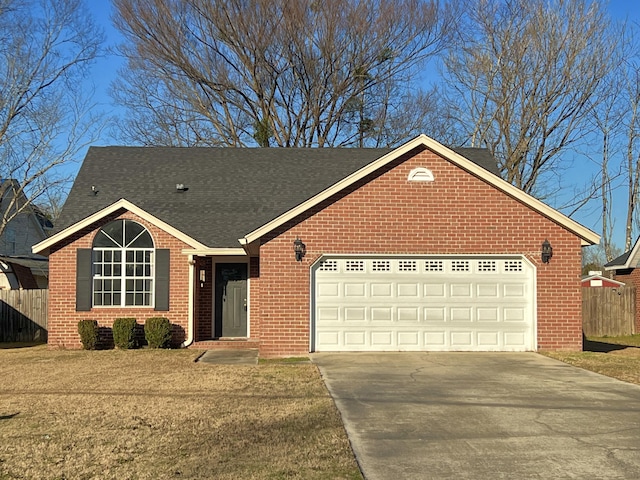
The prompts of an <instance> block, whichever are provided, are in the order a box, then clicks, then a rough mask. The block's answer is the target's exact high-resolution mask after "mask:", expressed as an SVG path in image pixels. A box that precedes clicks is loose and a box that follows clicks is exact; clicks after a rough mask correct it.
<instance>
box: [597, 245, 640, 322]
mask: <svg viewBox="0 0 640 480" xmlns="http://www.w3.org/2000/svg"><path fill="white" fill-rule="evenodd" d="M638 262H640V238H638V240H636V243H635V244H634V245H633V247H632V248H631V250H629V251H628V252H625V253H623V254H622V255H620V256H619V257H618V258H615V259H613V260H611V261H610V262H609V263H607V264H605V266H604V269H605V270H607V271H613V272H614V278H615V280H617V281H620V282H625V283H626V284H627V285H630V286H633V287H634V288H635V289H636V304H635V317H636V321H635V323H636V324H635V331H636V332H640V295H639V294H638V286H640V268H638Z"/></svg>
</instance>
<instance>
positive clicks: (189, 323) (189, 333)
mask: <svg viewBox="0 0 640 480" xmlns="http://www.w3.org/2000/svg"><path fill="white" fill-rule="evenodd" d="M195 275H196V261H195V260H194V259H193V255H192V254H189V306H188V307H187V308H188V310H189V313H188V315H187V338H186V340H185V341H184V342H182V345H180V347H181V348H186V347H188V346H189V345H191V344H192V343H193V331H194V325H193V284H194V282H195V279H196V277H195Z"/></svg>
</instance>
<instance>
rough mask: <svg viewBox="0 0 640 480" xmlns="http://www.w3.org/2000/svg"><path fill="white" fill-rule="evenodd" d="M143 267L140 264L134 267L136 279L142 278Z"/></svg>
mask: <svg viewBox="0 0 640 480" xmlns="http://www.w3.org/2000/svg"><path fill="white" fill-rule="evenodd" d="M143 267H144V265H142V264H140V263H139V264H137V265H136V277H141V276H142V274H143V271H144V268H143Z"/></svg>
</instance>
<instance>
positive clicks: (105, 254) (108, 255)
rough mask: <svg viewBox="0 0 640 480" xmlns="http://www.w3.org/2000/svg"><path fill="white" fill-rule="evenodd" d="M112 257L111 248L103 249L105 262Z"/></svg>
mask: <svg viewBox="0 0 640 480" xmlns="http://www.w3.org/2000/svg"><path fill="white" fill-rule="evenodd" d="M112 257H113V250H105V251H104V254H103V257H102V258H103V259H104V261H105V262H110V261H111V258H112Z"/></svg>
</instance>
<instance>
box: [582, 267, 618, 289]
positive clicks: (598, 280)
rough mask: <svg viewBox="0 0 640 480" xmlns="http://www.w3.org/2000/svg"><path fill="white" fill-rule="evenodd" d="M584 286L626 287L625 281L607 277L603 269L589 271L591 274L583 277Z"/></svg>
mask: <svg viewBox="0 0 640 480" xmlns="http://www.w3.org/2000/svg"><path fill="white" fill-rule="evenodd" d="M581 283H582V286H583V287H594V288H598V287H604V288H620V287H624V283H623V282H618V281H617V280H612V279H610V278H607V277H603V276H602V272H601V271H594V272H589V275H587V276H585V277H582V281H581Z"/></svg>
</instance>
